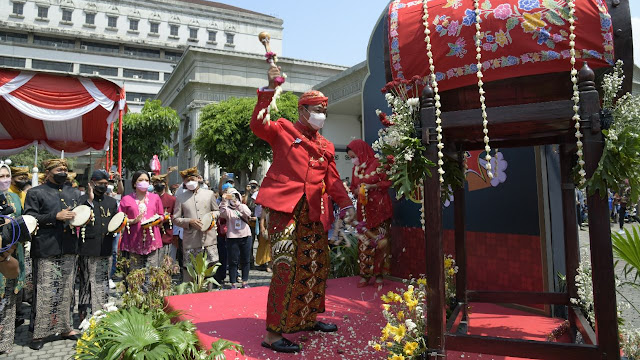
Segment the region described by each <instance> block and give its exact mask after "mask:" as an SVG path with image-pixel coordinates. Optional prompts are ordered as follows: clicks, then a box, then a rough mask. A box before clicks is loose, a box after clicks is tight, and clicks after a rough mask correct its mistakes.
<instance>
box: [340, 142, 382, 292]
mask: <svg viewBox="0 0 640 360" xmlns="http://www.w3.org/2000/svg"><path fill="white" fill-rule="evenodd" d="M347 154H348V155H349V157H350V158H351V162H352V163H353V175H352V180H351V191H352V192H353V193H354V194H355V195H356V196H357V198H358V209H357V216H358V222H359V224H358V227H357V228H358V230H359V231H358V232H359V233H360V235H359V236H358V239H359V240H358V259H359V260H360V276H361V279H360V282H359V283H358V287H364V286H367V284H368V283H369V280H370V279H371V278H372V277H375V278H376V283H377V284H381V283H382V282H383V276H384V275H385V274H388V273H389V266H390V260H391V259H390V255H391V246H390V243H389V241H390V233H389V228H390V226H391V217H392V216H393V210H392V206H391V197H390V196H389V191H388V190H389V187H390V186H391V181H389V180H388V179H387V174H386V173H385V171H384V170H383V169H381V168H380V162H378V159H376V158H375V155H374V152H373V149H372V148H371V146H369V144H367V143H366V142H364V141H362V140H353V141H351V142H350V143H349V146H347Z"/></svg>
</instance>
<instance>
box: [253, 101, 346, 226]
mask: <svg viewBox="0 0 640 360" xmlns="http://www.w3.org/2000/svg"><path fill="white" fill-rule="evenodd" d="M273 94H274V92H273V91H261V90H258V103H257V104H256V107H255V109H254V111H253V116H252V117H251V130H253V132H254V133H255V134H256V135H257V136H258V137H259V138H261V139H263V140H265V141H266V142H268V143H269V145H271V148H272V149H273V164H272V165H271V167H270V168H269V171H268V172H267V175H266V177H265V178H264V180H263V181H262V186H261V187H260V192H259V193H258V198H257V199H256V203H258V204H260V205H262V206H265V207H268V208H270V209H273V210H276V211H281V212H285V213H293V211H294V209H295V207H296V205H297V204H298V202H299V201H300V198H302V196H303V195H306V196H307V201H308V202H309V218H310V219H311V220H314V221H321V220H323V222H325V221H327V219H324V218H325V217H327V216H326V214H327V213H328V212H331V211H332V210H331V209H330V207H329V205H330V204H328V201H327V200H326V196H325V201H324V206H325V216H323V219H321V206H320V204H321V201H320V199H321V198H322V197H323V194H325V193H326V194H328V195H330V196H331V198H332V199H333V201H335V202H336V203H337V204H338V206H340V208H341V209H342V208H346V207H348V206H352V203H351V200H350V199H349V195H348V194H347V191H346V190H345V188H344V186H343V185H342V180H341V179H340V174H339V173H338V170H337V169H336V163H335V148H334V146H333V144H332V143H331V142H330V141H329V140H327V139H325V138H324V137H323V136H322V135H320V134H318V133H317V131H315V130H313V129H311V128H309V127H307V126H306V125H304V124H302V123H300V122H297V123H295V124H294V123H292V122H291V121H289V120H287V119H278V120H277V121H271V122H270V124H263V123H262V120H258V113H259V112H260V110H262V109H264V108H266V107H267V106H268V105H269V103H270V102H271V98H272V97H273ZM325 225H326V224H325Z"/></svg>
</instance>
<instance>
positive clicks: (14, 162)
mask: <svg viewBox="0 0 640 360" xmlns="http://www.w3.org/2000/svg"><path fill="white" fill-rule="evenodd" d="M35 156H36V148H35V146H29V147H28V148H26V149H24V150H22V151H21V152H19V153H17V154H15V155H11V156H9V159H11V166H27V167H29V172H31V168H32V167H33V161H34V159H35ZM59 158H60V155H54V154H52V153H50V152H49V151H47V150H46V149H44V148H43V147H42V146H41V147H39V148H38V169H39V170H40V171H44V166H42V163H43V162H44V161H45V160H49V159H59ZM65 158H67V157H66V156H65ZM67 163H68V164H69V169H70V170H71V169H73V166H74V164H75V159H73V158H67Z"/></svg>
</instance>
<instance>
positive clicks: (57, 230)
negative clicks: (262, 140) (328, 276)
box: [0, 159, 219, 353]
mask: <svg viewBox="0 0 640 360" xmlns="http://www.w3.org/2000/svg"><path fill="white" fill-rule="evenodd" d="M44 170H45V180H44V182H43V184H42V185H40V186H37V187H34V188H32V189H30V190H29V191H28V192H26V194H25V193H22V194H17V196H16V199H20V197H22V198H24V199H25V200H24V211H23V213H22V214H23V215H29V216H33V217H34V218H35V219H36V220H37V224H38V227H37V230H36V231H35V232H34V233H33V234H32V241H31V249H30V251H31V258H32V261H33V270H32V274H33V294H32V298H31V300H32V310H31V321H30V325H29V331H30V332H31V333H32V334H33V338H32V341H31V343H30V344H29V346H30V347H31V348H32V349H34V350H40V349H42V347H43V345H44V343H45V340H46V339H47V338H48V337H49V336H52V335H57V334H60V335H61V338H62V339H71V340H77V339H78V338H79V335H78V334H77V333H76V332H75V330H74V329H73V321H72V313H73V306H74V304H75V301H74V300H75V294H74V283H75V279H76V270H77V269H79V270H80V273H79V275H80V276H79V277H80V289H79V302H78V311H79V314H80V316H81V317H86V316H87V313H88V312H89V309H91V311H92V312H95V311H97V310H100V309H102V308H103V306H104V304H105V303H107V301H108V294H109V278H110V276H109V275H110V270H111V267H112V260H111V257H112V246H113V245H112V244H113V243H114V238H115V237H116V236H117V235H118V234H120V240H119V245H118V249H119V250H120V255H121V256H122V257H123V258H127V259H129V260H130V261H129V264H130V267H129V271H132V270H134V269H139V268H143V267H149V266H159V265H160V263H161V261H162V258H163V257H164V255H165V254H167V253H168V250H167V249H168V247H169V246H168V245H169V244H171V239H172V225H173V222H174V221H175V223H176V224H177V225H178V226H181V227H182V228H183V231H184V234H185V239H187V242H186V244H187V245H188V246H186V251H184V253H185V256H188V254H193V255H194V256H195V255H197V254H198V253H199V252H202V251H206V252H207V253H208V255H209V257H210V260H212V261H217V260H218V256H217V250H215V242H212V241H211V239H215V238H216V229H215V226H213V225H211V224H210V223H207V224H203V221H204V222H206V221H207V219H208V221H209V222H213V220H215V218H216V217H217V216H218V215H219V212H218V204H217V202H216V197H215V194H214V193H213V192H212V191H210V190H206V189H201V188H200V184H199V183H198V181H194V178H196V177H197V176H198V175H199V174H198V170H197V168H191V169H187V170H184V171H182V172H180V174H181V175H182V178H183V180H184V182H183V185H182V186H181V191H180V193H179V194H177V195H178V197H177V198H176V197H173V196H172V195H170V194H169V193H168V192H167V191H166V190H167V188H168V186H167V183H166V182H167V176H166V174H164V175H156V176H153V177H151V178H150V177H149V174H148V173H147V172H146V171H137V172H136V173H134V174H133V177H132V186H133V188H134V191H133V192H132V193H131V194H129V195H126V196H122V199H121V201H120V203H119V204H118V201H117V200H116V199H115V198H114V197H112V196H109V194H107V193H108V190H107V189H108V186H109V182H110V181H115V182H117V183H118V188H122V186H121V182H122V179H121V177H120V176H119V175H118V174H113V173H112V174H109V173H107V172H106V171H104V170H96V171H94V172H93V173H92V175H91V177H90V179H89V183H88V187H87V191H86V193H85V194H82V193H81V192H80V191H79V190H78V189H77V188H74V187H72V186H68V182H67V177H68V176H67V175H68V165H67V161H66V160H64V159H51V160H47V161H45V163H44ZM150 180H151V181H150ZM151 185H153V190H154V191H155V193H154V192H152V191H150V190H151V189H152V188H151ZM12 195H13V194H12ZM174 212H176V213H177V214H179V216H178V217H177V218H173V213H174ZM214 224H215V223H214ZM20 246H21V245H20ZM15 249H17V247H14V248H13V249H12V250H11V251H7V252H4V253H2V254H0V260H2V261H3V262H4V263H8V262H10V261H18V260H17V252H16V250H15ZM20 249H22V247H20ZM12 254H13V256H12ZM22 261H23V262H24V256H23V257H22ZM185 264H186V262H185ZM24 272H25V269H24V266H22V267H21V268H20V272H19V276H17V278H21V279H22V278H24ZM14 282H15V281H14ZM12 283H13V282H12ZM14 288H16V289H17V287H15V286H12V289H9V290H6V289H5V290H6V291H3V295H4V296H2V297H0V305H2V306H0V330H1V333H2V338H3V341H2V343H3V346H2V347H0V353H1V352H6V351H8V350H10V349H11V347H12V345H13V338H14V335H15V327H14V326H13V321H14V320H15V313H16V310H15V309H16V306H15V305H16V303H17V302H21V299H18V298H17V295H18V294H17V291H14ZM14 292H15V294H14ZM10 315H12V316H10ZM5 320H6V321H5ZM9 320H11V321H9ZM9 322H11V324H9ZM9 325H11V326H9ZM5 340H6V341H5Z"/></svg>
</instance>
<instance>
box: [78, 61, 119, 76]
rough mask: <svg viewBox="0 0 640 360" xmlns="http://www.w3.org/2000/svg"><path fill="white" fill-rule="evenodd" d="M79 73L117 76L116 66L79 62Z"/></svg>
mask: <svg viewBox="0 0 640 360" xmlns="http://www.w3.org/2000/svg"><path fill="white" fill-rule="evenodd" d="M80 73H81V74H90V75H104V76H118V68H112V67H106V66H94V65H84V64H80Z"/></svg>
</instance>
